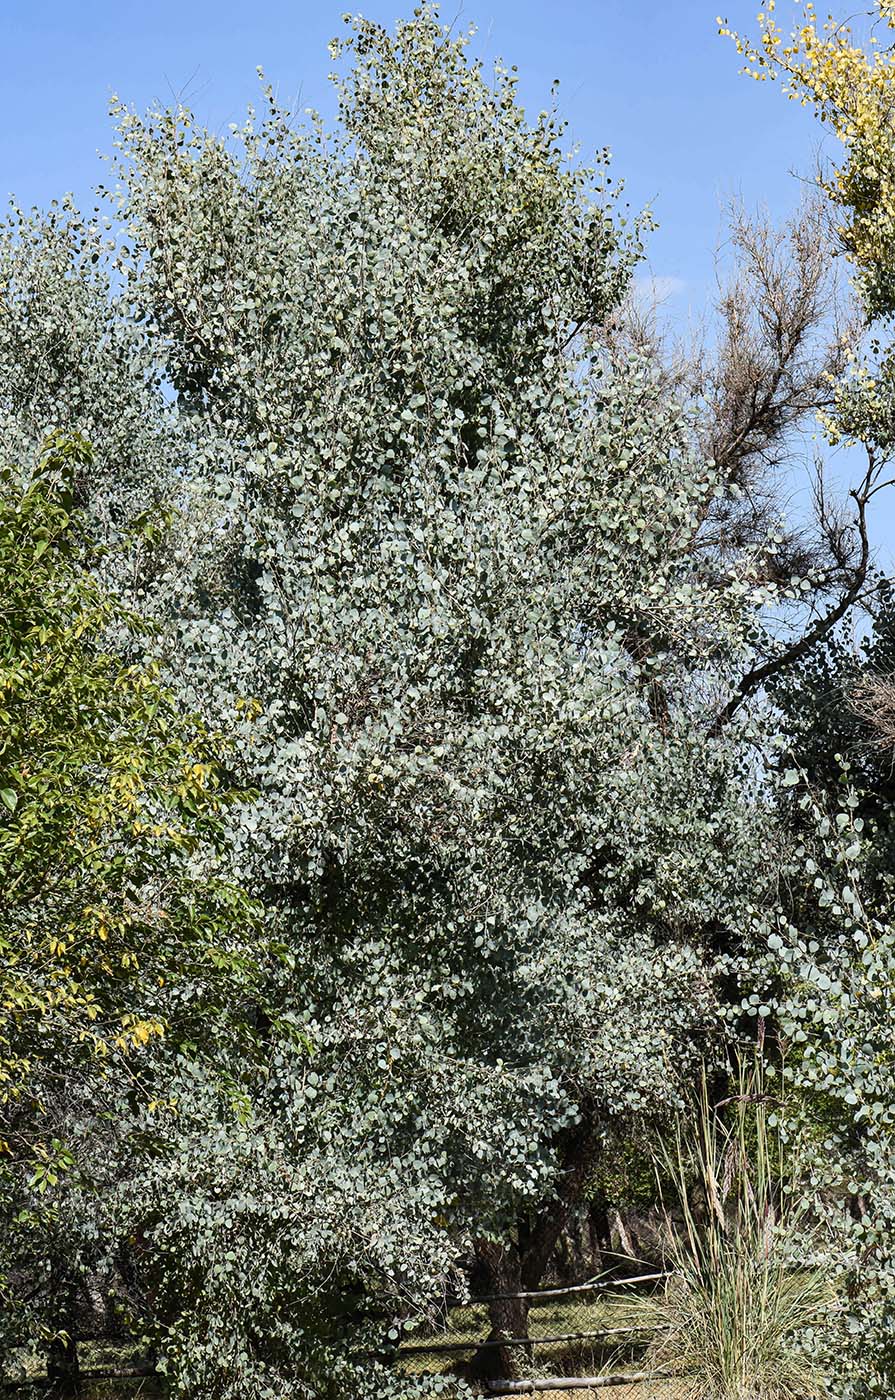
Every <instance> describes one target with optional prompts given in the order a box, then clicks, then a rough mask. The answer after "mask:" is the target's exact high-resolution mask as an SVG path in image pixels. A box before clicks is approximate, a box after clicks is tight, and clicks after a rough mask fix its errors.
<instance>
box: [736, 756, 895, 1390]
mask: <svg viewBox="0 0 895 1400" xmlns="http://www.w3.org/2000/svg"><path fill="white" fill-rule="evenodd" d="M847 776H848V775H847V773H844V774H843V775H842V777H843V782H844V784H845V786H844V787H843V790H842V791H841V792H840V794H839V796H838V798H836V797H833V798H829V799H828V798H826V797H825V796H822V795H818V794H817V793H812V792H811V791H810V790H809V789H807V788H806V787H805V786H804V785H803V786H801V787H800V788H799V789H798V791H799V795H798V797H797V807H798V809H799V811H800V813H801V814H802V817H803V819H804V823H805V839H804V842H803V844H802V845H801V846H800V847H798V848H797V849H796V850H795V851H794V852H793V854H792V856H791V857H790V858H789V860H787V861H785V862H784V863H783V865H782V866H781V875H782V877H783V879H784V881H785V883H786V885H787V886H788V888H789V891H790V898H789V900H788V901H787V903H788V906H789V915H788V917H787V918H782V917H779V916H778V917H777V919H776V920H775V921H773V923H769V924H765V925H764V927H763V928H762V929H761V931H760V936H759V946H760V947H761V948H762V949H763V953H762V955H761V956H760V957H759V958H758V959H757V960H756V963H755V965H754V966H753V967H752V968H751V969H750V975H751V977H752V979H753V982H754V985H755V986H756V988H757V989H758V990H756V992H754V993H752V994H751V996H750V997H749V999H748V1001H747V1003H746V1004H745V1005H746V1009H748V1010H750V1011H751V1012H752V1013H753V1014H754V1013H755V1012H758V1014H760V1015H762V1016H770V1015H773V1016H774V1018H775V1021H776V1024H777V1027H778V1030H779V1035H780V1037H781V1044H782V1049H783V1054H782V1060H781V1063H780V1066H779V1072H780V1073H781V1074H782V1079H783V1087H784V1091H785V1092H784V1093H783V1097H782V1106H781V1109H780V1118H781V1125H782V1128H783V1132H784V1138H785V1140H788V1142H789V1144H790V1151H791V1153H792V1157H793V1163H794V1165H795V1167H796V1169H797V1170H796V1180H797V1182H798V1189H799V1191H800V1194H802V1195H803V1196H804V1197H805V1204H806V1211H805V1218H806V1222H807V1228H806V1230H805V1232H804V1233H803V1235H802V1237H800V1238H797V1239H792V1240H790V1241H789V1244H790V1246H791V1248H792V1250H793V1253H794V1255H795V1257H796V1258H797V1259H804V1258H806V1257H807V1258H809V1259H810V1261H811V1262H812V1263H814V1264H817V1265H819V1266H821V1267H823V1268H824V1270H825V1271H828V1272H829V1273H830V1275H831V1276H832V1277H833V1278H835V1279H836V1280H837V1283H838V1284H839V1285H840V1295H841V1299H842V1303H841V1309H840V1310H839V1311H838V1313H836V1314H834V1315H832V1316H831V1318H830V1319H829V1324H828V1326H827V1327H826V1328H824V1329H823V1330H822V1331H821V1332H819V1333H818V1335H816V1336H815V1337H812V1338H810V1339H808V1340H809V1341H810V1342H811V1344H812V1345H814V1346H815V1347H816V1348H817V1349H818V1350H819V1351H820V1352H821V1354H822V1355H823V1356H824V1357H825V1359H826V1362H827V1365H828V1367H829V1372H830V1375H831V1378H832V1383H833V1384H834V1385H835V1386H836V1387H838V1388H837V1389H836V1391H835V1393H836V1394H842V1395H845V1396H848V1397H861V1400H865V1397H866V1400H869V1397H882V1396H889V1395H891V1394H892V1386H893V1381H895V1331H893V1321H892V1319H893V1306H895V1105H893V1096H892V1046H893V1040H892V1028H893V1024H895V906H893V900H892V883H891V874H888V875H886V874H883V875H882V876H881V875H880V872H879V869H878V866H877V864H876V860H875V851H874V833H873V831H872V830H871V829H870V828H865V824H864V821H863V819H862V818H861V817H860V816H858V814H857V809H858V807H859V798H858V796H857V795H856V794H855V793H854V792H853V791H851V790H850V789H849V788H848V786H847ZM784 781H785V782H786V783H788V784H793V785H794V784H796V783H798V782H799V774H798V773H797V772H796V770H794V769H793V770H789V772H788V773H787V775H786V778H785V780H784ZM802 782H803V784H804V779H803V780H802ZM762 1003H763V1004H762Z"/></svg>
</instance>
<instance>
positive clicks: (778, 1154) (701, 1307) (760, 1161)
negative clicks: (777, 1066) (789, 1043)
mask: <svg viewBox="0 0 895 1400" xmlns="http://www.w3.org/2000/svg"><path fill="white" fill-rule="evenodd" d="M768 1117H769V1114H768V1109H767V1096H766V1095H765V1093H764V1092H763V1085H762V1083H761V1081H760V1079H759V1078H757V1077H756V1075H755V1074H754V1073H753V1075H752V1076H751V1077H748V1076H742V1075H741V1083H740V1090H739V1093H738V1094H736V1095H735V1096H734V1098H733V1099H732V1100H730V1101H729V1104H728V1115H727V1117H726V1118H725V1117H724V1116H723V1115H722V1114H721V1112H719V1111H717V1110H715V1109H713V1108H712V1107H711V1106H710V1104H709V1102H708V1095H707V1091H706V1086H705V1083H704V1082H703V1085H702V1095H701V1101H700V1104H699V1109H698V1114H697V1122H696V1125H695V1132H694V1131H693V1128H692V1127H691V1130H690V1132H689V1134H688V1133H687V1132H686V1131H685V1130H680V1131H679V1133H678V1135H677V1138H676V1141H675V1143H674V1147H673V1151H672V1152H671V1153H670V1154H668V1155H667V1156H666V1158H665V1168H666V1171H667V1174H668V1175H669V1176H670V1178H671V1180H672V1183H673V1189H674V1195H675V1197H676V1200H675V1215H674V1217H672V1215H671V1213H670V1212H669V1213H668V1214H667V1216H666V1238H667V1250H668V1258H667V1267H668V1268H669V1269H670V1270H672V1271H673V1276H672V1277H671V1278H670V1279H669V1280H668V1282H667V1284H666V1286H665V1287H664V1289H662V1290H660V1291H658V1292H657V1293H655V1294H653V1295H652V1296H649V1297H643V1298H637V1299H631V1300H630V1301H629V1302H628V1304H627V1308H626V1311H627V1314H628V1316H629V1317H630V1318H631V1320H632V1322H638V1323H641V1324H643V1325H644V1326H645V1327H648V1328H649V1329H650V1333H651V1338H652V1339H651V1341H650V1343H649V1346H648V1347H647V1350H646V1356H645V1360H646V1363H647V1365H650V1366H653V1367H655V1368H657V1369H659V1368H666V1367H667V1368H671V1369H673V1370H674V1371H675V1372H677V1373H679V1374H683V1375H686V1376H687V1377H688V1378H689V1379H688V1383H687V1391H686V1393H687V1394H688V1395H689V1396H691V1397H694V1400H696V1397H698V1400H818V1397H821V1396H824V1395H826V1393H827V1391H826V1386H825V1384H824V1378H823V1375H822V1374H821V1372H820V1370H819V1368H818V1366H817V1364H816V1363H815V1362H814V1361H813V1359H812V1358H811V1357H810V1355H808V1354H807V1352H806V1351H805V1349H804V1348H803V1346H802V1345H801V1342H802V1339H803V1338H804V1336H805V1335H806V1334H807V1333H808V1332H809V1331H810V1330H811V1329H813V1328H816V1327H818V1326H820V1325H822V1324H823V1322H824V1321H825V1319H826V1318H827V1317H828V1315H829V1313H830V1311H831V1310H834V1309H835V1308H836V1307H837V1296H836V1292H835V1288H834V1285H833V1283H832V1280H831V1279H830V1278H828V1277H827V1276H826V1275H825V1274H824V1273H823V1271H821V1270H819V1269H810V1268H803V1267H797V1266H795V1265H794V1263H793V1261H792V1259H791V1258H790V1257H789V1256H788V1254H787V1249H786V1243H785V1241H786V1238H787V1236H789V1237H792V1236H793V1235H794V1234H795V1233H797V1232H798V1231H799V1229H800V1227H801V1226H802V1221H801V1219H800V1207H799V1205H798V1193H797V1191H795V1190H793V1187H794V1185H795V1183H794V1182H793V1181H792V1180H789V1181H787V1179H786V1174H785V1172H784V1167H783V1161H784V1155H783V1152H782V1145H781V1144H780V1142H779V1141H778V1140H776V1139H775V1137H774V1135H773V1133H772V1130H771V1127H770V1125H769V1122H768ZM694 1184H695V1186H696V1187H697V1191H698V1198H699V1199H700V1207H699V1208H697V1206H696V1205H695V1204H694V1199H693V1187H694Z"/></svg>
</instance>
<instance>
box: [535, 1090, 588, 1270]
mask: <svg viewBox="0 0 895 1400" xmlns="http://www.w3.org/2000/svg"><path fill="white" fill-rule="evenodd" d="M596 1145H597V1134H596V1122H595V1117H594V1114H593V1113H592V1111H591V1110H590V1109H589V1108H587V1107H585V1108H584V1109H583V1110H582V1116H581V1120H580V1121H579V1122H578V1123H576V1124H575V1125H574V1127H572V1128H570V1129H569V1130H568V1132H567V1133H566V1134H565V1136H564V1138H563V1141H562V1142H561V1143H560V1151H559V1160H560V1173H561V1174H560V1178H559V1181H558V1183H557V1189H556V1195H555V1196H554V1198H553V1200H552V1201H549V1202H548V1203H547V1204H546V1205H545V1206H544V1207H543V1208H542V1210H541V1211H539V1213H538V1215H537V1216H536V1217H535V1219H534V1221H533V1222H532V1224H531V1227H530V1228H529V1230H528V1231H526V1234H525V1238H524V1243H523V1247H522V1261H521V1270H520V1276H521V1278H522V1287H523V1288H526V1289H532V1288H538V1287H539V1286H540V1284H541V1280H542V1279H543V1277H544V1274H545V1272H546V1269H547V1265H548V1264H549V1263H550V1256H551V1255H552V1254H553V1251H554V1250H555V1248H556V1245H557V1241H558V1240H559V1237H560V1235H561V1234H562V1232H563V1230H564V1229H565V1228H566V1226H567V1225H568V1223H569V1219H570V1217H571V1215H572V1212H573V1210H574V1209H575V1207H576V1206H577V1205H578V1203H579V1201H580V1200H581V1198H582V1196H583V1194H584V1190H585V1188H586V1186H587V1183H588V1179H589V1177H590V1173H591V1168H592V1166H593V1161H594V1154H595V1151H596Z"/></svg>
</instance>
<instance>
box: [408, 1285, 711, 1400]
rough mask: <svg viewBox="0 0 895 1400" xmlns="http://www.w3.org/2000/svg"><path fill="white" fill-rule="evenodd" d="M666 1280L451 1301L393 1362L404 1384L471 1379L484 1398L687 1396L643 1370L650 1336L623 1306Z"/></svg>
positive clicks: (672, 1382)
mask: <svg viewBox="0 0 895 1400" xmlns="http://www.w3.org/2000/svg"><path fill="white" fill-rule="evenodd" d="M665 1278H667V1275H666V1274H663V1273H648V1274H640V1275H636V1276H634V1277H631V1278H627V1279H625V1278H619V1279H612V1280H605V1279H599V1280H590V1281H589V1282H587V1283H584V1284H576V1285H573V1286H571V1287H566V1288H544V1289H538V1290H537V1291H534V1292H529V1293H508V1294H490V1295H487V1296H483V1297H479V1298H474V1299H471V1300H470V1301H468V1302H464V1303H457V1304H456V1305H455V1306H453V1307H449V1308H446V1309H445V1311H444V1313H443V1315H442V1316H441V1317H440V1318H439V1319H438V1320H437V1321H436V1322H431V1323H429V1324H428V1325H427V1326H426V1327H425V1328H419V1329H417V1330H416V1331H415V1332H413V1333H412V1334H411V1335H409V1336H408V1337H407V1339H406V1341H404V1342H403V1343H402V1344H401V1346H400V1347H399V1349H398V1354H397V1364H398V1367H399V1369H400V1370H401V1372H402V1374H404V1375H406V1376H408V1377H409V1376H419V1375H441V1376H456V1377H457V1378H458V1380H459V1379H461V1378H462V1379H466V1380H470V1379H476V1380H478V1381H479V1382H480V1384H481V1388H482V1389H483V1391H484V1392H485V1393H486V1394H490V1395H525V1394H542V1395H548V1396H550V1395H554V1396H556V1397H557V1400H558V1397H559V1396H561V1395H564V1394H568V1393H569V1392H574V1393H575V1394H576V1395H577V1397H578V1400H581V1397H586V1396H587V1395H588V1394H590V1395H592V1396H594V1397H596V1396H598V1395H599V1396H600V1397H604V1396H606V1395H607V1392H608V1395H609V1396H610V1397H611V1400H625V1397H626V1396H628V1395H630V1396H631V1397H636V1400H649V1397H651V1396H655V1397H656V1400H675V1397H683V1396H684V1395H685V1394H686V1385H685V1383H684V1382H682V1381H681V1380H680V1379H679V1378H671V1377H665V1376H659V1375H653V1374H651V1373H650V1372H649V1371H648V1370H645V1369H644V1366H643V1358H644V1353H645V1352H646V1349H647V1345H648V1342H649V1332H648V1330H647V1329H646V1328H645V1327H644V1326H643V1325H638V1324H637V1322H636V1318H634V1319H632V1317H631V1316H629V1315H627V1313H628V1311H629V1310H628V1309H626V1307H625V1303H624V1297H625V1295H628V1296H630V1293H631V1292H633V1291H636V1290H640V1289H649V1288H653V1287H656V1286H657V1285H659V1284H660V1283H661V1282H662V1281H663V1280H664V1279H665ZM495 1304H497V1305H498V1306H497V1307H495ZM496 1321H497V1322H498V1323H500V1322H501V1321H502V1322H503V1324H504V1325H502V1326H500V1325H497V1326H496V1325H495V1322H496ZM508 1324H509V1325H508ZM510 1327H512V1329H513V1330H510ZM504 1377H507V1378H506V1379H504ZM509 1377H512V1379H510V1378H509Z"/></svg>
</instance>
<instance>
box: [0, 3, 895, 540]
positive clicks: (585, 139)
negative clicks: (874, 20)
mask: <svg viewBox="0 0 895 1400" xmlns="http://www.w3.org/2000/svg"><path fill="white" fill-rule="evenodd" d="M787 2H788V0H782V4H783V6H786V5H787ZM719 4H720V5H721V6H723V13H724V14H725V15H726V17H727V19H728V20H729V21H730V23H731V24H732V25H733V26H734V27H737V28H749V27H751V26H752V24H753V21H754V13H755V10H756V8H757V7H758V6H757V3H756V0H589V2H587V3H581V0H550V3H544V2H543V0H463V3H462V5H461V4H459V2H458V0H455V3H454V4H451V5H444V6H443V7H442V14H443V15H444V17H445V18H446V19H449V20H452V21H456V23H457V24H458V25H461V26H466V25H467V24H469V23H475V24H476V25H477V27H478V31H479V32H478V37H477V40H476V47H477V48H478V50H479V52H480V53H482V54H483V55H484V56H485V57H486V58H496V57H501V58H503V59H504V60H505V61H507V62H509V63H515V64H517V65H518V68H519V70H520V77H521V81H520V91H521V95H522V98H523V101H525V103H526V104H527V105H529V106H530V107H531V108H532V109H533V110H538V109H539V108H540V107H542V106H544V105H545V104H546V102H547V100H548V94H549V89H550V84H551V82H552V81H553V80H554V79H559V81H560V97H559V101H560V107H561V109H562V111H563V114H564V115H565V116H566V117H567V118H568V120H569V124H570V135H571V137H572V138H574V139H575V140H576V141H577V142H578V143H580V145H581V147H582V151H583V153H585V154H586V153H587V152H588V151H589V150H593V149H595V148H598V147H602V146H605V145H608V146H610V147H611V148H612V150H613V153H614V161H615V167H616V173H617V174H618V175H620V176H622V177H623V178H624V179H625V182H626V186H627V192H628V195H629V197H630V200H631V203H632V204H633V205H635V206H639V205H642V204H644V203H647V202H649V203H651V204H652V205H653V208H654V211H655V214H656V217H657V218H658V220H659V225H660V227H659V229H658V231H657V232H656V233H655V234H653V235H652V238H651V240H650V245H649V264H650V270H651V272H652V274H653V275H654V276H655V278H657V279H661V283H660V284H661V285H662V287H663V288H665V289H666V290H667V291H668V292H669V297H668V301H667V313H668V314H669V315H671V316H674V317H675V319H676V318H677V317H680V318H681V319H682V320H683V321H684V322H686V318H687V317H688V316H689V315H691V314H692V315H693V316H699V315H700V314H701V313H702V312H703V310H704V308H705V306H706V303H707V300H708V299H709V298H710V297H711V294H712V290H713V287H714V285H715V260H716V254H717V250H718V248H719V246H720V245H721V244H722V243H723V236H724V219H723V210H724V205H725V203H726V202H727V201H729V200H730V199H731V198H742V199H743V200H744V201H745V203H746V204H747V206H750V207H755V206H758V205H764V206H765V207H767V209H768V210H769V211H770V213H771V214H772V215H773V216H774V217H775V218H780V217H784V216H785V215H787V214H788V213H790V212H791V211H792V210H793V209H794V207H795V206H796V204H797V203H798V199H799V191H800V184H801V181H802V180H804V179H806V178H808V179H810V177H811V174H812V172H813V170H814V168H815V165H816V160H817V155H818V151H819V149H820V146H819V142H820V129H819V127H818V126H817V124H816V123H815V122H814V121H813V119H812V117H811V115H810V113H808V112H807V111H805V110H803V109H801V108H800V107H798V106H797V105H796V104H793V103H788V102H786V101H785V100H784V99H783V98H782V96H781V94H780V92H779V90H777V89H776V88H774V87H772V86H770V85H768V84H760V83H756V82H754V81H751V80H750V79H748V78H745V77H742V76H740V75H739V67H740V60H739V59H738V56H737V54H736V51H735V49H734V47H733V45H732V44H731V43H730V41H729V40H724V39H721V38H719V37H718V34H717V25H716V23H715V16H716V15H717V13H718V10H719ZM411 5H412V0H407V4H406V6H405V7H404V8H403V9H402V6H401V4H400V0H369V3H367V4H363V5H362V6H360V8H361V10H362V13H364V14H365V15H366V16H367V17H368V18H371V19H376V20H380V21H383V22H385V23H389V24H390V23H391V22H392V21H393V20H394V19H395V17H396V16H397V15H399V14H402V13H404V14H406V13H408V11H409V9H410V8H411ZM346 8H349V7H348V6H346V5H345V4H344V3H335V2H334V0H254V3H251V4H249V3H245V0H242V3H239V4H236V3H234V2H233V0H179V2H178V0H150V3H145V2H143V0H141V3H139V4H134V3H133V0H130V3H128V0H124V3H121V0H116V3H112V0H81V3H80V4H77V5H74V4H72V3H70V0H28V2H27V3H26V2H25V0H0V14H2V16H3V19H4V33H5V38H6V45H5V53H6V60H5V64H4V70H5V71H4V75H3V80H2V85H0V197H3V196H5V195H6V194H15V195H16V196H17V198H18V199H19V200H20V201H21V202H22V203H24V204H26V205H30V204H32V203H36V204H43V203H46V202H47V201H48V200H50V199H51V198H53V197H54V196H56V195H58V194H60V193H63V192H66V191H69V190H70V191H72V192H74V194H75V195H76V196H77V198H78V199H79V200H80V201H81V202H82V203H87V202H88V201H89V197H90V191H91V189H92V187H93V186H94V185H95V184H96V183H98V182H99V181H101V180H102V179H103V178H104V167H103V165H102V162H101V161H100V159H99V155H98V153H99V152H102V151H108V150H109V149H110V146H111V140H112V132H111V127H110V125H109V122H108V118H107V115H106V109H107V105H108V100H109V96H110V94H111V93H112V92H113V91H116V92H118V93H119V94H120V96H121V97H123V98H124V99H125V100H126V101H128V102H131V103H133V104H135V105H136V106H138V107H143V106H145V105H147V104H148V103H150V102H151V101H153V100H154V99H157V98H161V99H162V100H171V99H172V98H174V97H180V98H183V99H184V100H186V101H188V102H189V104H190V105H191V106H193V107H194V109H195V110H196V112H197V114H198V115H199V116H201V117H202V118H203V119H204V120H205V121H206V122H207V123H208V124H209V125H211V126H213V127H221V128H223V127H226V125H227V123H228V122H230V121H234V120H238V119H239V117H240V116H241V115H242V113H243V111H244V108H245V105H246V103H247V102H248V101H250V100H252V99H253V97H254V96H255V94H256V92H257V78H256V74H255V69H256V67H257V66H258V65H259V64H260V65H262V66H263V67H264V69H265V70H266V73H267V76H268V77H269V79H270V80H271V81H273V82H274V83H275V85H276V86H277V88H278V90H279V93H280V96H281V98H282V99H284V100H290V101H294V103H295V104H296V105H297V106H298V107H306V106H315V107H317V108H318V109H320V110H321V111H323V112H324V114H327V113H329V112H330V111H331V110H332V103H331V98H330V89H329V84H328V83H327V79H326V74H327V72H328V70H329V68H330V66H331V63H330V59H329V56H328V54H327V52H326V44H327V41H328V40H329V39H330V38H331V37H332V36H333V35H334V34H337V33H339V32H340V31H341V30H342V28H343V26H342V21H341V16H342V13H343V11H344V10H345V9H346ZM781 12H782V11H781ZM794 13H795V7H794ZM887 517H888V518H886V517H883V518H882V519H881V524H880V526H879V527H878V528H877V530H876V532H875V533H876V538H877V541H878V543H879V545H880V546H881V547H882V549H883V552H885V553H886V554H890V549H889V536H890V535H892V534H893V533H895V530H893V529H890V528H889V526H890V525H893V524H895V512H889V511H887Z"/></svg>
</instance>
